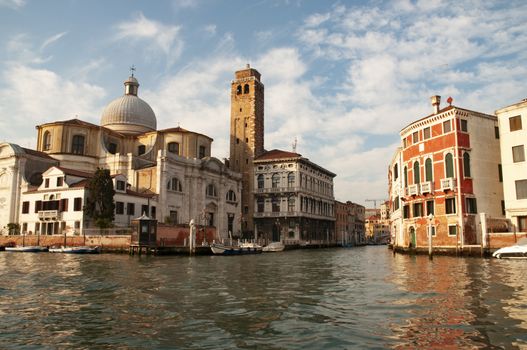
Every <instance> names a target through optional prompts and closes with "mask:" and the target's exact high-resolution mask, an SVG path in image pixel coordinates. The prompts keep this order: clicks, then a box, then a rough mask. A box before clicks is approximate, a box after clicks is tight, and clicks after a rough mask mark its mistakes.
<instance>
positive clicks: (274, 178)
mask: <svg viewBox="0 0 527 350" xmlns="http://www.w3.org/2000/svg"><path fill="white" fill-rule="evenodd" d="M271 184H272V187H273V188H278V186H279V185H280V174H278V173H274V174H273V176H271Z"/></svg>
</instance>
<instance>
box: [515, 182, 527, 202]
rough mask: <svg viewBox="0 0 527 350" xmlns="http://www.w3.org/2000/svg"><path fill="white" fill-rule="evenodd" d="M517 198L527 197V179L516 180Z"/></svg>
mask: <svg viewBox="0 0 527 350" xmlns="http://www.w3.org/2000/svg"><path fill="white" fill-rule="evenodd" d="M515 184H516V199H526V198H527V180H516V181H515Z"/></svg>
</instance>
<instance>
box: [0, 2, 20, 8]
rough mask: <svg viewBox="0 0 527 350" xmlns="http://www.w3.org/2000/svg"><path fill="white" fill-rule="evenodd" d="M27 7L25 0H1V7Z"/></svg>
mask: <svg viewBox="0 0 527 350" xmlns="http://www.w3.org/2000/svg"><path fill="white" fill-rule="evenodd" d="M25 5H26V1H25V0H0V6H6V7H10V8H13V9H18V8H21V7H23V6H25Z"/></svg>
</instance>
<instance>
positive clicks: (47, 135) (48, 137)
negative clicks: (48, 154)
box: [43, 131, 51, 151]
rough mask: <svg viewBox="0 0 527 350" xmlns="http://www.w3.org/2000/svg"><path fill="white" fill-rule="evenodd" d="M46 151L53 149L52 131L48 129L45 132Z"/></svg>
mask: <svg viewBox="0 0 527 350" xmlns="http://www.w3.org/2000/svg"><path fill="white" fill-rule="evenodd" d="M43 144H44V147H43V148H44V151H49V150H50V149H51V133H50V132H49V131H46V132H45V133H44V142H43Z"/></svg>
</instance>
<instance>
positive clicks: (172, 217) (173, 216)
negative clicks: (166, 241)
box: [168, 210, 178, 224]
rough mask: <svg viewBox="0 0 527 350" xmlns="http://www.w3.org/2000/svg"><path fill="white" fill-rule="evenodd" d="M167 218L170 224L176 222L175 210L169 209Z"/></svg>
mask: <svg viewBox="0 0 527 350" xmlns="http://www.w3.org/2000/svg"><path fill="white" fill-rule="evenodd" d="M168 219H169V220H170V223H171V224H177V223H178V221H177V211H176V210H171V211H170V214H169V217H168Z"/></svg>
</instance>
